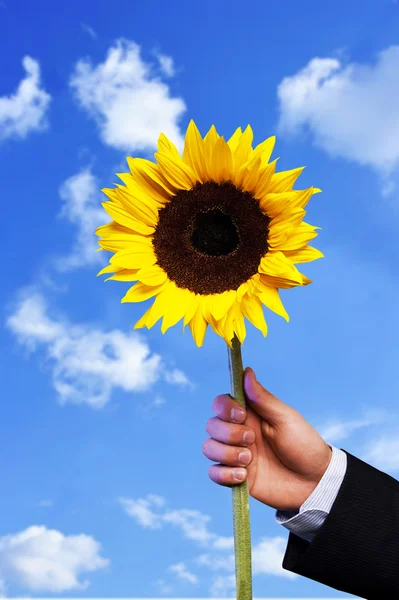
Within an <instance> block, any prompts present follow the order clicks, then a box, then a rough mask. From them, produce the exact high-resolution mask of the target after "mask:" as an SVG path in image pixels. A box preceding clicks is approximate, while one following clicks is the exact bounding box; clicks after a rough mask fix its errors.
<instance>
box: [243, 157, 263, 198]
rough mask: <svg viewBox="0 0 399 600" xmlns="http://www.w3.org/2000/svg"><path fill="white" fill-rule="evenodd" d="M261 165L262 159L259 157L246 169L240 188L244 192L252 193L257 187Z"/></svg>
mask: <svg viewBox="0 0 399 600" xmlns="http://www.w3.org/2000/svg"><path fill="white" fill-rule="evenodd" d="M260 165H261V159H260V158H257V159H256V161H255V162H253V163H251V166H249V167H247V168H246V169H245V171H244V174H243V175H244V176H243V178H242V182H241V185H240V188H241V189H242V190H243V191H244V192H249V193H250V194H252V193H253V192H254V190H255V189H256V185H257V183H258V181H259V169H260Z"/></svg>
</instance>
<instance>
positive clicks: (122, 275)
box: [105, 266, 139, 281]
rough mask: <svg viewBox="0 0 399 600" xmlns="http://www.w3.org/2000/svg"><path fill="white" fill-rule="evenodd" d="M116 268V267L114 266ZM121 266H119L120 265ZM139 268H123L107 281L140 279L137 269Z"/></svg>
mask: <svg viewBox="0 0 399 600" xmlns="http://www.w3.org/2000/svg"><path fill="white" fill-rule="evenodd" d="M114 268H116V267H115V266H114ZM118 268H119V267H118ZM138 270H139V269H121V270H120V271H118V272H117V273H115V275H112V277H108V279H106V280H105V281H110V280H113V281H138V277H137V271H138Z"/></svg>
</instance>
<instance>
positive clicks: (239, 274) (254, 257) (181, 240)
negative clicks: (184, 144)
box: [153, 181, 270, 295]
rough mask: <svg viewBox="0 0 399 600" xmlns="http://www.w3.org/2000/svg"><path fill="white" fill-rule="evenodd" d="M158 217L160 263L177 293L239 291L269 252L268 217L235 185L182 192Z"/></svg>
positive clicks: (202, 186)
mask: <svg viewBox="0 0 399 600" xmlns="http://www.w3.org/2000/svg"><path fill="white" fill-rule="evenodd" d="M158 217H159V220H158V224H157V226H156V229H155V232H154V236H153V246H154V251H155V255H156V257H157V263H158V264H159V266H160V267H162V268H163V269H164V270H165V271H166V273H167V274H168V277H169V279H171V280H172V281H174V282H175V283H176V285H177V286H178V287H180V288H187V289H189V290H191V291H193V292H195V293H197V294H204V295H206V294H217V293H222V292H224V291H226V290H236V289H237V288H238V287H239V286H240V285H241V284H242V283H244V282H245V281H247V280H248V279H250V277H252V275H254V274H255V273H257V272H258V266H259V263H260V260H261V258H262V257H263V256H264V255H265V254H266V253H267V251H268V245H267V235H268V231H269V230H268V225H269V223H270V219H269V217H268V216H267V215H265V214H264V213H263V212H262V210H261V209H260V207H259V202H258V201H257V200H255V198H253V196H252V195H251V194H249V193H248V192H243V191H241V190H239V189H237V188H236V187H235V186H234V185H233V184H232V183H231V182H230V181H227V182H225V183H215V182H214V181H208V182H206V183H197V184H196V185H195V186H194V187H193V188H192V189H191V190H179V191H178V192H177V193H176V195H175V196H173V197H172V198H171V200H170V202H168V203H167V204H166V205H165V206H163V207H162V208H161V209H160V211H159V213H158Z"/></svg>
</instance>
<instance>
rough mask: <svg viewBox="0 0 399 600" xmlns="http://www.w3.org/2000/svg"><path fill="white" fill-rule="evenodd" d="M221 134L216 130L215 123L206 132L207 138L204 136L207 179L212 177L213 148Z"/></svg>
mask: <svg viewBox="0 0 399 600" xmlns="http://www.w3.org/2000/svg"><path fill="white" fill-rule="evenodd" d="M219 137H220V136H219V134H218V132H217V131H216V128H215V126H214V125H212V127H211V128H210V130H209V131H208V133H207V134H206V136H205V138H204V146H203V148H204V159H205V167H206V179H207V180H210V179H211V165H212V155H213V149H214V147H215V144H216V142H217V141H218V139H219Z"/></svg>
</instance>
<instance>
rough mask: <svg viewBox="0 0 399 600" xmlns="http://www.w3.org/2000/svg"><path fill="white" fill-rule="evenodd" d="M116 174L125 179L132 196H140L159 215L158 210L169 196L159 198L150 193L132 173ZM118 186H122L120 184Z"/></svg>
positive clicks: (124, 181)
mask: <svg viewBox="0 0 399 600" xmlns="http://www.w3.org/2000/svg"><path fill="white" fill-rule="evenodd" d="M116 176H117V177H119V179H121V180H122V181H123V183H124V184H125V186H126V189H127V190H128V192H129V194H130V195H131V197H132V198H138V199H139V200H140V201H141V202H142V203H143V204H145V205H147V206H148V207H150V208H151V209H152V212H153V213H154V214H155V215H157V214H158V210H159V209H160V208H161V207H162V206H164V205H165V204H166V203H167V201H168V199H169V197H167V196H166V195H165V197H163V198H162V200H161V199H159V198H158V197H157V196H156V194H154V193H150V192H149V190H148V187H147V186H143V185H141V183H140V182H139V181H136V179H134V177H133V175H132V174H131V173H116ZM118 187H121V186H120V185H119V186H118Z"/></svg>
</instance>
